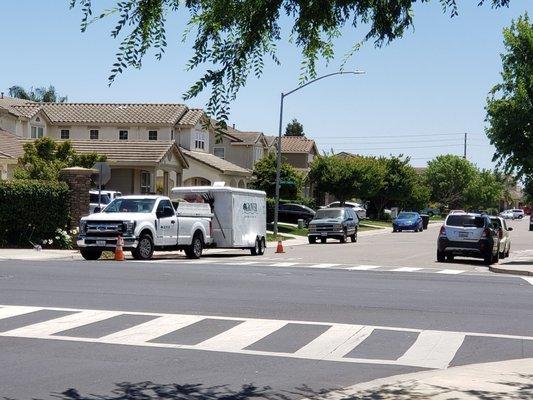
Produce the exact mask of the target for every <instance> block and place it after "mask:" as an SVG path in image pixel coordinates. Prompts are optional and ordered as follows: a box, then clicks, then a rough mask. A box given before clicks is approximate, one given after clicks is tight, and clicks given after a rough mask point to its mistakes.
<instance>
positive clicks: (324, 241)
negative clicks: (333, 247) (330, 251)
mask: <svg viewBox="0 0 533 400" xmlns="http://www.w3.org/2000/svg"><path fill="white" fill-rule="evenodd" d="M327 240H328V239H327V238H320V243H326V241H327Z"/></svg>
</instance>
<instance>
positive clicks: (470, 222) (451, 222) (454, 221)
mask: <svg viewBox="0 0 533 400" xmlns="http://www.w3.org/2000/svg"><path fill="white" fill-rule="evenodd" d="M446 225H448V226H461V227H475V228H483V227H484V226H485V218H483V217H477V216H475V215H464V214H463V215H461V214H452V215H450V216H448V219H447V220H446Z"/></svg>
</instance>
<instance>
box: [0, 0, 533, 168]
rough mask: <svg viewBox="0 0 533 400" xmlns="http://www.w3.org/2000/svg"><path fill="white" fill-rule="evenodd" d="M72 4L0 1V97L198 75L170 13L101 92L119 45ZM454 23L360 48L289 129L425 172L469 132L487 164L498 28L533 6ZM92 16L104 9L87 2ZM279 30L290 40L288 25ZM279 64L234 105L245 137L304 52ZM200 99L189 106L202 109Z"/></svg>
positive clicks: (121, 88) (308, 97) (427, 17)
mask: <svg viewBox="0 0 533 400" xmlns="http://www.w3.org/2000/svg"><path fill="white" fill-rule="evenodd" d="M68 3H69V2H68V0H54V1H42V0H18V1H9V2H8V1H2V2H1V4H0V26H1V27H2V30H3V31H4V32H9V33H10V35H8V36H7V37H6V36H4V39H5V40H4V41H3V42H2V54H3V57H2V62H1V63H0V90H2V91H5V92H7V88H8V87H9V86H11V85H14V84H19V85H22V86H24V87H29V86H32V85H33V86H42V85H48V84H53V85H55V86H56V88H57V89H58V91H59V92H60V93H61V94H65V95H68V98H69V101H72V102H165V103H167V102H180V103H182V102H183V100H182V99H181V96H182V94H183V93H184V92H185V90H186V89H187V88H188V87H189V85H190V84H191V83H193V82H194V81H195V79H197V78H198V76H199V72H195V71H193V72H186V71H185V68H184V67H185V63H186V61H187V59H188V57H189V56H190V55H191V50H190V49H189V48H188V47H187V46H186V45H184V44H182V43H181V41H180V40H181V32H182V31H183V27H184V25H183V23H184V19H183V18H179V17H175V16H172V17H170V18H169V22H170V23H171V24H172V27H171V28H170V29H169V32H168V36H167V40H168V43H169V48H168V49H167V52H166V54H165V56H164V57H163V59H162V60H161V61H156V60H155V59H154V58H153V57H150V56H149V57H147V58H146V59H145V61H144V65H143V68H142V69H141V70H128V71H126V72H125V73H124V74H123V75H122V76H119V77H118V79H117V80H116V82H115V83H114V84H113V85H112V86H111V87H108V85H107V77H108V75H109V70H110V66H111V65H112V63H113V62H114V55H115V52H116V49H117V47H118V44H119V43H118V41H116V40H113V39H111V38H110V36H109V32H110V28H111V26H112V22H114V21H111V20H110V21H107V22H100V23H97V24H94V25H92V26H91V27H90V28H89V30H88V32H86V33H83V34H82V33H81V32H80V29H79V22H80V18H81V12H80V10H79V9H77V10H69V8H68ZM459 3H460V10H459V13H460V14H459V16H458V17H455V18H452V19H451V18H450V17H449V16H448V15H445V14H443V13H442V9H441V7H440V4H439V2H438V1H435V0H434V1H432V2H431V3H430V4H425V5H417V6H416V7H415V9H414V14H415V18H414V19H415V29H414V30H411V31H409V32H407V33H406V34H405V36H404V37H403V38H402V39H399V40H397V41H395V42H393V43H392V44H390V45H388V46H385V47H383V48H380V49H375V48H374V47H373V46H372V44H370V43H369V44H366V45H365V46H364V47H363V48H362V49H361V50H360V51H359V52H357V53H356V54H355V55H354V56H353V58H352V59H351V60H350V61H349V63H348V65H349V67H351V68H354V69H355V68H357V69H362V70H364V71H365V72H366V74H365V75H362V76H341V77H333V78H329V79H328V80H324V81H321V82H318V83H317V84H314V85H311V86H309V87H307V88H305V89H303V90H301V91H299V92H298V93H295V94H293V95H291V96H289V97H287V98H286V100H285V113H284V116H285V117H284V119H285V123H286V122H288V121H289V120H290V119H292V118H297V119H298V120H299V121H300V122H301V123H302V124H303V125H304V129H305V132H306V135H307V136H308V137H311V138H313V139H315V140H316V141H317V144H318V145H319V148H320V149H321V150H330V149H334V150H335V151H343V150H345V151H350V152H356V153H361V154H374V155H378V154H383V155H389V154H404V155H409V156H411V157H412V164H413V165H416V166H423V165H425V163H426V162H427V159H429V158H432V157H434V156H436V155H438V154H445V153H453V154H462V151H463V148H462V143H463V135H462V134H463V133H464V132H468V134H469V146H468V158H469V159H470V160H471V161H473V162H475V163H476V164H477V165H478V166H479V167H484V168H486V167H491V166H492V163H491V158H492V153H493V149H492V147H491V146H490V144H489V142H488V140H487V138H486V137H485V134H484V118H485V112H484V105H485V99H486V96H487V92H488V91H489V90H490V88H491V87H492V86H493V85H494V84H495V83H496V82H498V81H499V79H500V76H499V73H500V70H501V60H500V53H501V52H502V51H503V45H502V29H503V28H504V27H505V26H508V25H509V24H510V22H511V20H512V19H516V17H518V16H519V15H520V14H522V13H523V12H524V11H529V13H530V14H532V13H533V1H531V0H511V6H510V7H509V8H504V9H498V10H493V9H491V8H490V7H489V6H483V7H477V6H476V4H477V3H478V2H477V1H459ZM93 4H94V6H95V8H96V9H103V8H106V7H108V6H109V5H110V4H112V2H111V1H99V0H93ZM286 22H287V21H283V26H284V29H285V31H284V34H285V37H287V34H288V32H289V29H290V26H289V25H288V24H287V23H286ZM363 34H364V30H363V29H358V30H353V29H345V30H344V35H343V37H342V38H340V39H339V40H338V41H337V42H336V49H337V55H338V58H337V60H336V61H334V62H331V63H330V65H329V66H325V65H321V67H320V73H328V72H333V71H335V70H337V69H338V67H339V65H340V60H341V58H342V55H343V54H344V53H345V52H346V51H348V49H349V48H350V47H351V45H352V43H354V42H356V41H358V40H360V39H361V37H362V35H363ZM279 57H280V58H281V60H282V66H276V65H274V64H273V63H267V65H266V67H265V73H264V75H263V77H262V78H261V79H260V80H257V79H255V78H251V79H250V80H249V83H248V85H247V86H246V88H245V89H244V90H242V92H241V93H240V95H239V97H238V99H237V101H235V103H234V104H233V106H232V114H231V117H230V119H231V121H232V122H234V123H235V124H236V127H237V128H239V129H243V130H258V131H263V132H265V133H266V134H276V133H277V126H278V114H279V95H280V92H282V91H284V92H287V91H289V90H291V89H293V88H294V87H296V86H297V85H298V77H299V70H300V60H301V58H300V55H299V52H298V49H297V48H295V47H294V45H291V44H289V43H288V42H287V41H286V40H284V41H283V42H282V43H280V44H279ZM206 98H207V95H202V96H200V97H198V98H196V99H194V100H193V101H188V102H187V104H189V105H190V106H195V107H202V106H203V105H204V104H205V102H206Z"/></svg>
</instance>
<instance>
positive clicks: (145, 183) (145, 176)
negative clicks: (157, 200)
mask: <svg viewBox="0 0 533 400" xmlns="http://www.w3.org/2000/svg"><path fill="white" fill-rule="evenodd" d="M151 177H152V175H151V174H150V172H148V171H141V194H148V193H150V192H151V191H152V185H151Z"/></svg>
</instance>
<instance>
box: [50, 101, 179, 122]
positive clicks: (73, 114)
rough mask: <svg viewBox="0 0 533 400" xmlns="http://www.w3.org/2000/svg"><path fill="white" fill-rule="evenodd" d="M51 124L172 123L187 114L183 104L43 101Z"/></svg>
mask: <svg viewBox="0 0 533 400" xmlns="http://www.w3.org/2000/svg"><path fill="white" fill-rule="evenodd" d="M42 109H43V111H44V112H45V114H46V115H47V117H48V118H49V119H50V121H51V122H52V123H92V124H100V123H113V124H166V125H174V124H176V123H177V122H178V121H179V119H180V118H181V117H182V116H183V115H184V114H185V113H186V111H187V107H186V106H185V105H183V104H93V103H46V104H42Z"/></svg>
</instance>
